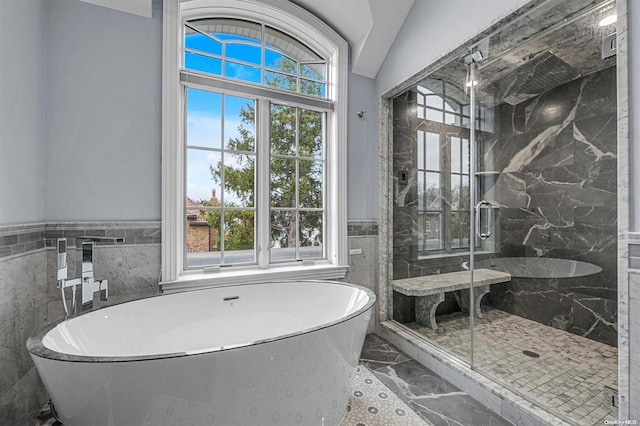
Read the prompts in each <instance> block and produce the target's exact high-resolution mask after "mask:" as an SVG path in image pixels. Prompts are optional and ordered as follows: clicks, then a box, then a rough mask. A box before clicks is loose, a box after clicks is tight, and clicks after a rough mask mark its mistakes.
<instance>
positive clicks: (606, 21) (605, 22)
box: [598, 15, 618, 27]
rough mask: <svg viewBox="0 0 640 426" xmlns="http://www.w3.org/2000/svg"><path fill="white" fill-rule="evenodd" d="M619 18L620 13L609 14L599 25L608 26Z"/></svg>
mask: <svg viewBox="0 0 640 426" xmlns="http://www.w3.org/2000/svg"><path fill="white" fill-rule="evenodd" d="M617 20H618V15H609V16H607V17H606V18H603V19H602V20H601V21H600V22H599V24H598V25H600V26H601V27H606V26H607V25H611V24H613V23H615V22H616V21H617Z"/></svg>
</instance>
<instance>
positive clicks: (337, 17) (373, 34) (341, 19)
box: [290, 0, 415, 78]
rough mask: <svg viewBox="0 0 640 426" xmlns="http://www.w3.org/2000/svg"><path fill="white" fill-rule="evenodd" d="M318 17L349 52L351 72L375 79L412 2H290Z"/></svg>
mask: <svg viewBox="0 0 640 426" xmlns="http://www.w3.org/2000/svg"><path fill="white" fill-rule="evenodd" d="M290 1H291V2H292V3H295V4H297V5H299V6H301V7H303V8H305V9H307V10H308V11H309V12H311V13H313V14H314V15H316V16H318V17H319V18H321V19H322V20H323V21H325V22H326V23H327V24H329V25H330V26H331V27H333V29H334V30H336V31H337V32H338V33H339V34H340V35H342V37H344V38H345V40H347V42H348V43H349V45H350V46H351V49H352V54H351V59H352V72H354V73H355V74H359V75H363V76H365V77H369V78H375V76H376V74H377V73H378V69H379V68H380V65H382V61H384V58H385V56H387V52H388V51H389V49H390V48H391V45H392V44H393V41H394V40H395V38H396V35H397V34H398V31H400V28H401V27H402V24H403V23H404V20H405V18H406V17H407V15H408V14H409V10H410V9H411V6H413V3H414V1H415V0H290Z"/></svg>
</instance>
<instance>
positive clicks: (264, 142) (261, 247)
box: [255, 99, 271, 269]
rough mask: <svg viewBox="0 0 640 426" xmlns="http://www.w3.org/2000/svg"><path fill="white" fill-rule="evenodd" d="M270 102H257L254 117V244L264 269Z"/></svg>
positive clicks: (268, 227)
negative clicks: (255, 156)
mask: <svg viewBox="0 0 640 426" xmlns="http://www.w3.org/2000/svg"><path fill="white" fill-rule="evenodd" d="M270 106H271V103H270V102H269V101H268V100H265V99H261V100H258V102H257V107H258V112H257V114H256V119H257V121H258V123H257V124H258V125H257V126H256V155H257V159H256V165H257V167H256V196H255V199H256V201H255V202H256V244H257V248H258V250H257V258H258V259H257V260H258V266H259V267H260V268H262V269H265V268H267V267H268V266H269V262H270V261H271V259H270V257H271V253H270V252H271V249H270V246H271V212H270V204H271V177H270V170H269V167H270V160H271V158H270V155H271V108H270Z"/></svg>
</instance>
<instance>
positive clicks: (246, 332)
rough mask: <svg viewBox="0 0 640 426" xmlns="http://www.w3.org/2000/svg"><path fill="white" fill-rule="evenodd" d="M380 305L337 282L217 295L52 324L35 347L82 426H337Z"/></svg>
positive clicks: (136, 305) (176, 297)
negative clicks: (374, 312)
mask: <svg viewBox="0 0 640 426" xmlns="http://www.w3.org/2000/svg"><path fill="white" fill-rule="evenodd" d="M374 303H375V295H374V294H373V293H372V292H371V291H369V290H367V289H365V288H362V287H358V286H355V285H351V284H345V283H339V282H329V281H298V282H280V283H265V284H247V285H240V286H228V287H216V288H210V289H204V290H196V291H189V292H184V293H176V294H170V295H162V296H155V297H151V298H147V299H141V300H136V301H132V302H127V303H123V304H119V305H114V306H110V307H106V308H102V309H98V310H94V311H91V312H87V313H84V314H82V315H79V316H76V317H73V318H69V319H66V320H63V321H60V322H57V323H55V324H52V325H50V326H48V327H46V328H44V329H43V330H41V331H40V332H38V333H36V334H34V335H33V336H32V337H30V338H29V340H28V341H27V347H28V349H29V352H30V353H31V357H32V359H33V361H34V363H35V365H36V368H37V370H38V373H39V374H40V377H41V378H42V381H43V382H44V385H45V387H46V389H47V392H48V393H49V396H50V398H51V402H52V404H53V407H54V410H55V413H56V416H57V418H58V419H59V420H60V421H61V422H62V423H63V424H64V425H65V426H73V425H83V426H84V425H89V424H90V425H158V424H163V425H186V424H198V425H218V424H224V425H254V424H255V425H258V424H259V425H269V424H302V425H311V424H316V425H336V424H339V423H340V421H341V419H342V418H343V417H344V415H345V414H346V410H347V405H348V402H349V396H350V393H351V386H352V384H353V380H354V374H355V368H356V366H357V364H358V359H359V356H360V352H361V350H362V344H363V341H364V337H365V334H366V330H367V324H368V322H369V318H370V317H371V310H372V309H371V308H372V306H373V304H374Z"/></svg>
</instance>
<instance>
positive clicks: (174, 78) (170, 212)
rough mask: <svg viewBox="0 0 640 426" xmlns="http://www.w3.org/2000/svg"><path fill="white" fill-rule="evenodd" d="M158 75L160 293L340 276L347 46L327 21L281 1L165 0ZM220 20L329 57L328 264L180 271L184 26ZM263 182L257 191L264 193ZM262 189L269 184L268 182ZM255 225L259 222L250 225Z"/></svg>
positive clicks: (345, 258)
mask: <svg viewBox="0 0 640 426" xmlns="http://www.w3.org/2000/svg"><path fill="white" fill-rule="evenodd" d="M163 17H164V19H163V70H162V254H161V257H162V259H161V261H162V275H161V287H162V290H163V291H164V292H173V291H181V290H189V289H195V288H202V287H210V286H216V285H229V284H245V283H250V282H266V281H275V280H284V279H286V280H291V279H339V278H344V276H345V274H346V271H347V268H348V256H347V185H346V181H347V160H346V158H347V109H346V108H347V80H348V45H347V43H346V41H345V40H344V39H343V38H342V37H340V35H338V34H337V33H336V32H335V31H334V30H333V29H331V28H330V27H329V26H328V25H327V24H325V23H324V22H322V21H321V20H320V19H319V18H317V17H316V16H314V15H312V14H311V13H309V12H307V11H306V10H304V9H302V8H300V7H298V6H296V5H294V4H293V3H291V2H288V1H286V0H182V1H179V0H164V3H163ZM200 17H202V18H204V17H225V18H234V19H244V20H249V21H258V22H260V21H261V22H264V23H265V24H267V25H270V26H272V27H274V28H277V29H280V30H281V31H284V32H286V33H288V34H289V35H291V36H292V37H294V38H297V39H299V40H300V41H302V42H303V43H305V44H306V45H307V46H309V47H310V48H311V49H312V50H314V51H315V52H317V53H318V54H319V55H320V56H322V57H324V58H326V59H327V89H326V92H327V99H328V100H330V101H332V102H333V111H331V112H328V113H327V118H326V137H327V143H326V148H325V149H326V151H325V161H326V175H325V179H326V181H325V185H326V191H327V192H326V194H327V197H326V199H325V203H326V205H325V208H326V222H327V223H326V225H325V229H326V234H325V236H324V244H325V246H326V257H327V258H326V260H324V261H315V262H295V263H285V264H275V265H274V264H271V265H250V266H244V267H240V266H238V267H232V268H229V270H226V269H225V270H224V272H222V271H220V269H218V268H211V270H212V271H216V272H214V273H208V270H207V269H205V270H198V271H192V270H186V269H185V267H184V262H183V259H184V250H185V247H184V238H185V235H184V232H185V230H184V223H183V222H184V200H185V193H184V179H185V164H184V143H185V141H184V136H183V130H182V128H183V126H182V123H183V120H184V108H183V106H184V91H183V89H182V86H181V84H180V73H179V71H180V67H181V65H182V60H183V59H182V43H183V40H184V37H183V36H184V33H183V28H184V22H185V21H188V20H192V19H196V18H200ZM264 185H265V182H261V181H259V182H258V187H257V190H258V191H259V192H262V191H264ZM266 185H267V186H268V183H266ZM256 225H257V224H256Z"/></svg>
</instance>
